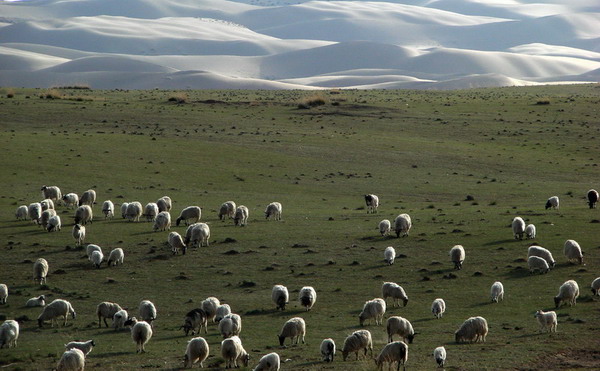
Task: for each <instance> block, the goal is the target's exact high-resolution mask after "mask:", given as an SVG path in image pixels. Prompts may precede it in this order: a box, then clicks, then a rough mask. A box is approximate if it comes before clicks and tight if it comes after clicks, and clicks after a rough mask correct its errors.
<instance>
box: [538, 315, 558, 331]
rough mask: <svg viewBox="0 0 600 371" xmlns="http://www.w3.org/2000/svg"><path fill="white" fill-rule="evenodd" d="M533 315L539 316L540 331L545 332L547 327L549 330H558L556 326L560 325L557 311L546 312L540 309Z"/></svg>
mask: <svg viewBox="0 0 600 371" xmlns="http://www.w3.org/2000/svg"><path fill="white" fill-rule="evenodd" d="M533 317H535V318H537V321H538V323H539V324H540V332H543V331H544V330H546V329H548V331H549V332H556V326H557V325H558V321H557V319H556V318H557V317H556V312H554V311H548V312H544V311H543V310H538V311H537V312H535V315H534V316H533Z"/></svg>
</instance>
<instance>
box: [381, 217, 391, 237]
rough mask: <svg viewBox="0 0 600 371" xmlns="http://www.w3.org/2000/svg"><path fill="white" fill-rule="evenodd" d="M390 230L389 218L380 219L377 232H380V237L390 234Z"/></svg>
mask: <svg viewBox="0 0 600 371" xmlns="http://www.w3.org/2000/svg"><path fill="white" fill-rule="evenodd" d="M391 230H392V223H391V222H390V221H389V220H387V219H383V220H382V221H380V222H379V233H381V237H385V236H387V235H388V234H390V231H391Z"/></svg>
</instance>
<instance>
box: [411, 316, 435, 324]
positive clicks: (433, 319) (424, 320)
mask: <svg viewBox="0 0 600 371" xmlns="http://www.w3.org/2000/svg"><path fill="white" fill-rule="evenodd" d="M436 319H437V318H435V317H433V315H432V317H431V318H420V319H416V320H414V321H411V322H412V323H419V322H430V321H435V320H436Z"/></svg>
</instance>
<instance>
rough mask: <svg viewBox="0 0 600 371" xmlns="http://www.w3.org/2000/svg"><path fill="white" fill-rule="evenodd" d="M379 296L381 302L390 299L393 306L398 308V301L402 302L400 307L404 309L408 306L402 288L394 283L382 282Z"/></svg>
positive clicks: (406, 297) (406, 296)
mask: <svg viewBox="0 0 600 371" xmlns="http://www.w3.org/2000/svg"><path fill="white" fill-rule="evenodd" d="M381 296H382V297H383V300H387V298H392V302H393V304H394V306H396V305H398V306H400V300H402V306H404V307H405V306H406V305H407V304H408V295H406V292H405V291H404V288H402V286H400V285H398V284H397V283H395V282H384V283H383V285H381Z"/></svg>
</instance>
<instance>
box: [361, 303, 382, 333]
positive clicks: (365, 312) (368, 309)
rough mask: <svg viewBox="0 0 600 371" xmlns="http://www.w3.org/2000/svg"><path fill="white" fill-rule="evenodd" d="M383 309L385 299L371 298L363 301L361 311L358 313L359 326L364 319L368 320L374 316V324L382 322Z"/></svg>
mask: <svg viewBox="0 0 600 371" xmlns="http://www.w3.org/2000/svg"><path fill="white" fill-rule="evenodd" d="M385 310H386V305H385V300H383V299H381V298H375V299H373V300H369V301H367V302H365V305H364V306H363V309H362V312H360V314H359V315H358V320H359V322H360V325H361V327H362V326H363V324H364V323H365V321H366V320H370V319H371V318H375V324H376V325H381V324H383V315H384V314H385Z"/></svg>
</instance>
